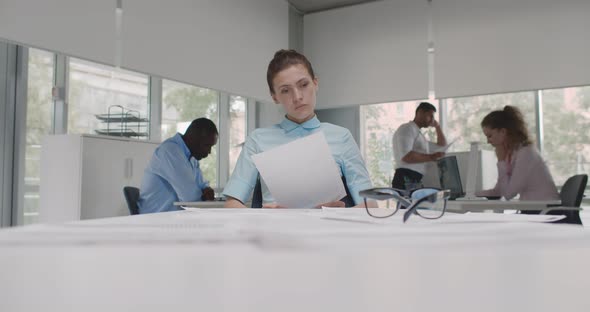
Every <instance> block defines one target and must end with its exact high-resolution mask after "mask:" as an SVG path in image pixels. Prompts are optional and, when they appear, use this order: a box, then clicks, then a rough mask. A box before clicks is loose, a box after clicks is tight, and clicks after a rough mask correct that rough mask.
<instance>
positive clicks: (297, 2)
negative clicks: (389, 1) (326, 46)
mask: <svg viewBox="0 0 590 312" xmlns="http://www.w3.org/2000/svg"><path fill="white" fill-rule="evenodd" d="M287 1H288V2H289V3H291V5H293V6H294V7H295V8H296V9H297V10H299V11H301V12H302V13H304V14H307V13H313V12H318V11H324V10H330V9H335V8H340V7H344V6H349V5H355V4H360V3H365V2H373V1H380V0H287Z"/></svg>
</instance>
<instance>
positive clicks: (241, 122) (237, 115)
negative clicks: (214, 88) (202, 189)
mask: <svg viewBox="0 0 590 312" xmlns="http://www.w3.org/2000/svg"><path fill="white" fill-rule="evenodd" d="M229 119H230V121H229V123H230V131H229V132H230V136H229V175H230V176H231V174H232V172H233V171H234V168H235V166H236V162H237V161H238V157H239V156H240V152H241V151H242V146H243V145H244V142H245V141H246V98H244V97H241V96H234V95H232V96H230V97H229Z"/></svg>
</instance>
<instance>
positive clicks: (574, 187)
mask: <svg viewBox="0 0 590 312" xmlns="http://www.w3.org/2000/svg"><path fill="white" fill-rule="evenodd" d="M587 183H588V175H586V174H578V175H575V176H572V177H570V178H569V179H567V181H565V183H564V184H563V187H562V188H561V192H559V197H560V198H561V206H564V207H580V205H581V204H582V198H583V197H584V190H585V189H586V184H587ZM547 214H550V215H565V218H564V219H561V220H559V221H556V222H554V223H571V224H580V225H582V220H581V219H580V212H579V211H572V210H551V211H549V212H547Z"/></svg>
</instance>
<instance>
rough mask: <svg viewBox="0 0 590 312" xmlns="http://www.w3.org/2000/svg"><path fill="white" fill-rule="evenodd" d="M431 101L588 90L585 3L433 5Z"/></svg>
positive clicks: (505, 0) (447, 0) (482, 0)
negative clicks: (563, 89)
mask: <svg viewBox="0 0 590 312" xmlns="http://www.w3.org/2000/svg"><path fill="white" fill-rule="evenodd" d="M433 9H434V10H433V16H434V40H435V79H436V83H435V89H436V95H437V96H438V97H451V96H461V95H477V94H489V93H499V92H512V91H524V90H531V89H544V88H554V87H564V86H578V85H588V84H590V70H589V68H590V18H589V17H590V1H588V0H560V1H554V0H493V1H490V0H444V1H433Z"/></svg>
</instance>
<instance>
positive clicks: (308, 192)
mask: <svg viewBox="0 0 590 312" xmlns="http://www.w3.org/2000/svg"><path fill="white" fill-rule="evenodd" d="M252 160H253V161H254V164H255V165H256V168H258V171H259V172H260V175H261V176H262V178H263V179H264V182H265V183H266V185H267V186H268V189H269V190H270V192H271V194H272V196H273V197H274V199H275V201H276V202H277V203H278V204H279V205H281V206H284V207H289V208H311V207H315V206H317V205H319V204H322V203H327V202H331V201H334V200H339V199H341V198H342V197H344V196H346V191H345V190H344V185H343V184H342V180H341V178H340V169H339V168H338V165H337V164H336V162H335V161H334V158H333V157H332V153H331V152H330V147H329V146H328V143H327V142H326V138H325V137H324V133H323V132H321V131H318V132H317V133H314V134H312V135H309V136H306V137H304V138H301V139H298V140H295V141H293V142H290V143H287V144H284V145H281V146H279V147H276V148H273V149H271V150H269V151H266V152H263V153H260V154H256V155H254V156H252Z"/></svg>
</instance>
